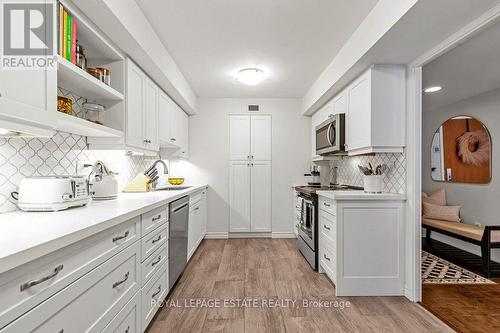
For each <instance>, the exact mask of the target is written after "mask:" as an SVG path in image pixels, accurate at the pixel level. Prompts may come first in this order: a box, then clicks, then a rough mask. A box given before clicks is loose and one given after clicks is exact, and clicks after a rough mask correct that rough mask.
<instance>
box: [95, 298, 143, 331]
mask: <svg viewBox="0 0 500 333" xmlns="http://www.w3.org/2000/svg"><path fill="white" fill-rule="evenodd" d="M141 325H142V324H141V293H140V292H137V293H136V294H135V296H134V297H133V298H132V299H131V300H130V301H129V302H128V303H127V305H125V306H124V307H123V309H121V311H120V312H119V313H118V314H117V315H116V316H115V318H113V320H112V321H111V322H110V323H109V324H108V326H106V328H105V329H104V330H103V331H102V332H103V333H142V330H141Z"/></svg>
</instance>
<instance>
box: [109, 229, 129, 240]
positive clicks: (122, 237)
mask: <svg viewBox="0 0 500 333" xmlns="http://www.w3.org/2000/svg"><path fill="white" fill-rule="evenodd" d="M128 235H129V231H128V230H127V231H125V233H124V234H123V236H116V237H113V243H116V242H117V241H119V240H121V239H124V238H127V237H128Z"/></svg>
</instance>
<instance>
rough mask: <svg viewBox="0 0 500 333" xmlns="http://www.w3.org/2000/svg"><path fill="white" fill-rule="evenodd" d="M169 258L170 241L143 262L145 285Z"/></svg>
mask: <svg viewBox="0 0 500 333" xmlns="http://www.w3.org/2000/svg"><path fill="white" fill-rule="evenodd" d="M167 260H168V241H167V242H166V243H165V244H163V245H162V246H161V247H160V248H159V249H157V250H156V251H155V252H154V253H153V254H152V255H151V256H150V257H149V258H147V259H146V261H144V262H143V263H142V285H145V284H146V283H147V282H148V281H149V279H151V277H152V276H153V275H155V273H156V272H157V271H158V270H159V268H160V267H162V266H163V264H164V263H165V261H167Z"/></svg>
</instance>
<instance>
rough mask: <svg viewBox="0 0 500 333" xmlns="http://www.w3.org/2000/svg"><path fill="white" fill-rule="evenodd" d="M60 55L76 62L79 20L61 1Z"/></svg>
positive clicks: (59, 16)
mask: <svg viewBox="0 0 500 333" xmlns="http://www.w3.org/2000/svg"><path fill="white" fill-rule="evenodd" d="M58 18H59V35H58V41H59V48H58V49H59V55H60V56H61V57H62V58H64V59H66V60H68V61H70V62H72V63H73V64H76V41H77V39H78V37H77V33H78V22H77V20H76V19H75V18H74V17H73V16H72V15H71V14H70V13H69V12H68V11H67V10H66V8H64V6H63V5H62V4H60V3H59V11H58Z"/></svg>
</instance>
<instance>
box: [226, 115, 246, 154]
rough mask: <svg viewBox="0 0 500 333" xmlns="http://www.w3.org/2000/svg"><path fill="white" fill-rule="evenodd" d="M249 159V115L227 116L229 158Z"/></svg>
mask: <svg viewBox="0 0 500 333" xmlns="http://www.w3.org/2000/svg"><path fill="white" fill-rule="evenodd" d="M248 159H250V116H243V115H230V116H229V160H231V161H242V160H245V161H246V160H248Z"/></svg>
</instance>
